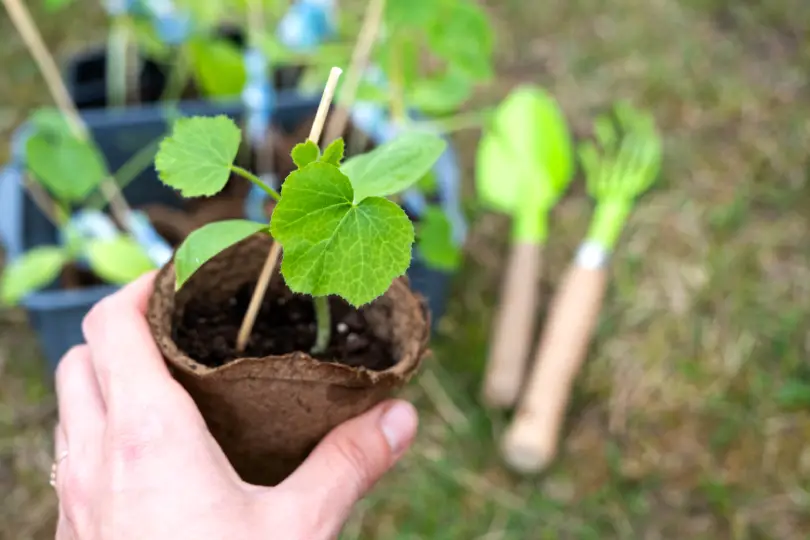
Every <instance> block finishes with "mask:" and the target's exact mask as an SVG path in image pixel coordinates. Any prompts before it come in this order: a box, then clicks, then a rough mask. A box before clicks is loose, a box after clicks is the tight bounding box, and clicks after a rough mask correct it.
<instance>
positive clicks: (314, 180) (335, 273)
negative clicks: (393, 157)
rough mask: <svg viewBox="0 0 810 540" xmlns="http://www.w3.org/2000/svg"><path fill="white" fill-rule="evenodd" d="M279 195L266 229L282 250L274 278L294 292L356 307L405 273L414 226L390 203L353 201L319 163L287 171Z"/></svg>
mask: <svg viewBox="0 0 810 540" xmlns="http://www.w3.org/2000/svg"><path fill="white" fill-rule="evenodd" d="M281 189H282V191H281V201H280V202H279V203H278V204H277V205H276V207H275V209H274V210H273V217H272V220H271V222H270V231H271V233H272V235H273V237H274V238H275V239H276V240H277V241H278V242H281V245H282V246H283V248H284V258H283V259H282V264H281V273H282V275H283V276H284V280H285V282H286V283H287V286H288V287H290V289H291V290H293V291H294V292H298V293H303V294H310V295H312V296H326V295H330V294H335V295H339V296H341V297H343V298H344V299H346V301H348V302H349V303H350V304H352V305H354V306H361V305H363V304H366V303H368V302H371V301H372V300H374V299H375V298H377V297H378V296H380V295H381V294H383V293H384V292H385V291H386V290H387V289H388V287H390V286H391V283H392V281H393V280H394V279H395V278H397V277H398V276H401V275H402V274H404V273H405V271H406V270H407V269H408V266H409V265H410V260H411V246H412V245H413V239H414V232H413V225H412V224H411V221H410V220H409V219H408V216H407V215H406V214H405V212H404V211H403V210H402V209H401V208H400V207H399V206H397V205H396V204H394V203H393V202H391V201H389V200H387V199H384V198H382V197H364V198H362V199H358V197H357V196H356V194H355V192H354V190H353V189H352V182H351V181H350V180H349V178H348V177H347V176H346V175H344V174H343V173H342V172H341V171H340V169H338V168H337V167H335V166H334V165H331V164H329V163H323V162H316V163H312V164H311V165H308V166H307V167H304V168H303V169H299V170H297V171H294V172H293V173H291V174H290V175H289V176H288V177H287V179H286V180H285V181H284V184H283V186H282V188H281Z"/></svg>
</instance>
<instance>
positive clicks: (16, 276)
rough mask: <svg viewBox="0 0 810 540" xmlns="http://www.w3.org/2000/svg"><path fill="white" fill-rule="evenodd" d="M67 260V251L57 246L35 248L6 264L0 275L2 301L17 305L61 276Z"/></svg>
mask: <svg viewBox="0 0 810 540" xmlns="http://www.w3.org/2000/svg"><path fill="white" fill-rule="evenodd" d="M66 262H67V256H66V254H65V252H64V251H63V250H62V249H61V248H58V247H55V246H45V247H38V248H34V249H32V250H30V251H28V252H27V253H25V254H23V255H22V256H21V257H20V258H19V259H17V260H15V261H13V262H11V263H9V264H8V265H7V266H6V269H5V271H4V272H3V274H2V276H0V302H2V303H3V304H7V305H15V304H17V303H18V302H19V301H20V300H22V299H23V298H24V297H25V296H26V295H28V294H30V293H32V292H34V291H37V290H39V289H41V288H43V287H45V286H47V285H48V284H50V283H51V282H52V281H53V280H55V279H56V278H57V276H59V273H60V272H61V271H62V267H63V266H64V265H65V263H66Z"/></svg>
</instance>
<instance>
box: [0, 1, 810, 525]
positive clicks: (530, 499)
mask: <svg viewBox="0 0 810 540" xmlns="http://www.w3.org/2000/svg"><path fill="white" fill-rule="evenodd" d="M728 6H731V7H728ZM488 8H489V9H490V12H491V13H492V19H493V21H494V22H495V24H496V25H497V28H498V31H499V33H500V51H501V53H500V58H499V61H498V71H499V75H498V78H497V80H496V81H495V84H493V85H492V86H490V87H488V88H482V89H481V91H480V93H479V96H478V102H479V103H481V104H489V103H493V102H494V101H495V100H496V99H499V98H500V97H502V96H504V95H505V94H506V93H507V92H508V90H509V89H510V88H511V87H512V86H514V85H516V84H520V83H525V82H534V83H538V84H542V85H544V86H546V87H547V88H549V89H550V90H551V91H552V92H554V94H555V95H556V96H558V98H559V100H560V102H561V104H562V105H563V107H564V109H565V110H566V113H567V114H568V116H569V118H570V121H571V123H572V126H573V129H574V131H575V132H576V133H577V134H579V135H584V134H587V132H588V130H589V127H590V122H591V120H592V118H593V116H594V113H595V112H597V111H599V110H602V109H604V108H606V107H608V106H610V104H611V103H612V102H613V101H614V100H616V99H620V98H627V99H630V100H632V101H633V102H634V103H635V104H637V105H639V106H644V107H648V108H650V109H651V110H652V111H653V113H654V114H655V117H656V119H657V121H658V122H659V125H660V126H661V128H662V130H663V131H664V134H665V137H666V155H665V167H664V173H663V178H662V180H661V182H660V183H659V185H658V187H657V188H656V189H655V190H654V191H652V192H651V193H649V194H648V195H647V196H645V197H644V198H643V200H642V202H641V204H640V205H639V207H638V209H637V211H636V212H635V213H634V215H633V217H632V219H631V222H630V224H629V225H628V228H627V230H626V231H625V234H624V235H623V237H622V241H621V243H620V247H619V250H618V253H617V255H616V257H615V260H614V261H613V266H612V274H611V278H612V280H611V288H610V290H609V293H608V298H607V301H606V304H605V308H604V311H603V314H602V318H601V321H600V325H599V329H598V335H597V337H596V340H595V342H594V344H593V347H592V348H591V351H590V356H589V362H588V364H587V365H586V367H585V369H584V370H583V372H582V374H581V376H580V378H579V379H578V383H577V388H576V390H575V397H574V400H573V403H572V405H571V407H570V414H569V418H568V422H567V428H566V436H565V439H564V443H563V447H562V449H561V456H560V458H559V459H558V461H557V463H556V464H555V465H554V466H553V467H552V468H551V470H549V471H548V472H547V473H546V474H544V475H543V476H542V477H539V478H519V477H517V476H515V475H513V474H511V473H509V472H508V471H507V470H506V469H505V468H504V467H503V466H502V463H501V461H500V459H499V456H498V453H497V451H496V448H497V440H498V439H499V437H500V436H501V434H502V432H503V430H504V428H505V426H506V425H507V422H508V416H506V415H503V414H499V413H498V414H495V413H491V412H488V411H485V410H483V409H482V408H481V407H480V405H479V402H478V392H479V389H480V382H481V381H480V379H481V372H482V369H483V363H484V357H485V352H486V343H487V334H488V332H489V327H490V324H491V315H492V306H493V305H494V303H495V302H496V299H497V298H496V295H497V290H498V285H499V278H500V276H501V264H502V261H503V254H504V253H505V244H504V242H505V239H506V233H507V231H508V224H507V223H506V221H505V220H504V219H503V218H502V217H499V216H493V215H489V214H482V215H477V216H476V220H475V224H474V226H473V229H472V233H471V238H470V241H469V245H468V246H467V249H466V264H465V267H464V269H463V271H462V273H461V275H460V276H459V279H458V280H456V283H455V284H454V295H453V302H452V305H451V306H450V309H449V313H448V314H447V316H446V318H445V319H444V320H443V321H442V323H441V327H442V330H441V332H440V335H439V336H438V337H437V341H436V344H435V351H436V355H435V357H434V359H433V360H431V361H430V362H428V364H427V367H426V370H425V371H424V373H423V376H422V377H421V378H419V379H418V380H417V381H415V382H414V383H413V384H412V385H411V386H410V387H409V388H408V390H407V392H406V396H407V397H409V398H411V399H413V400H414V401H415V402H416V403H417V404H418V405H419V407H420V409H421V411H422V426H421V431H420V435H419V438H418V440H417V442H416V445H415V447H414V450H413V452H411V453H410V454H409V455H408V456H407V458H406V459H404V461H403V462H402V463H401V464H400V465H399V466H398V467H397V469H396V471H394V472H393V473H392V474H391V475H390V476H388V477H387V478H386V479H385V480H384V481H383V482H382V483H381V484H380V485H379V486H378V487H377V489H376V490H375V491H374V493H373V494H372V495H370V496H369V497H368V498H367V499H366V500H365V501H364V502H363V503H362V504H361V505H360V506H359V508H358V509H357V512H356V514H355V516H354V517H353V518H352V520H351V521H350V523H349V524H348V526H347V528H346V531H345V532H344V535H343V538H344V539H346V540H349V539H354V538H362V539H385V540H406V539H409V540H410V539H413V540H416V539H422V538H429V539H439V540H442V539H447V540H455V539H463V540H468V539H470V540H472V539H476V540H512V539H514V540H522V539H527V540H529V539H531V540H535V539H545V538H550V539H551V538H561V539H563V538H564V539H567V538H572V539H590V538H594V539H596V538H617V539H641V538H645V539H646V538H650V539H657V538H664V539H668V538H690V539H695V540H702V539H725V538H728V539H741V540H743V539H748V540H755V539H771V538H779V539H791V540H792V539H803V538H808V537H810V492H808V489H810V450H808V448H810V447H808V445H807V443H806V442H805V441H807V439H808V437H810V414H808V406H810V367H808V364H807V358H808V352H810V351H809V350H810V335H808V330H807V329H808V328H810V310H808V306H810V240H808V233H807V231H808V230H809V229H810V223H809V221H810V185H809V184H808V165H809V164H810V160H809V159H808V155H810V154H809V152H810V123H808V118H810V92H808V90H807V80H808V76H810V40H808V38H807V36H808V35H810V4H807V2H805V1H803V0H770V1H769V2H727V1H722V2H721V1H719V0H713V1H699V0H659V1H650V0H614V1H612V2H598V1H596V0H551V1H547V2H526V1H520V0H503V1H498V2H496V1H495V0H491V1H489V2H488ZM72 13H73V14H74V15H78V13H79V10H74V11H73V12H72ZM64 19H65V20H71V21H72V20H74V19H73V18H71V17H65V18H64ZM75 20H77V21H78V20H79V18H78V16H77V17H76V19H75ZM0 24H1V25H3V26H2V28H4V29H5V31H7V32H8V31H10V29H9V24H8V21H6V20H4V21H2V22H0ZM60 24H63V23H62V22H61V19H60ZM72 24H79V23H72ZM84 24H86V23H84ZM48 26H49V27H50V29H49V30H48V32H47V35H48V37H49V40H50V41H51V43H52V44H54V45H56V46H59V47H61V46H64V45H65V43H66V38H65V37H64V36H65V35H73V36H81V35H82V33H81V32H78V33H77V32H76V27H75V26H70V25H68V26H67V27H65V28H61V27H59V25H57V24H56V23H55V22H54V23H50V24H48ZM9 41H10V42H12V40H9ZM8 51H10V52H8V53H7V52H6V51H4V52H3V58H4V62H3V65H4V66H7V65H8V66H9V67H8V68H7V73H10V74H11V76H10V78H7V79H4V80H3V81H0V94H2V97H3V103H6V104H14V106H16V107H20V109H19V110H17V109H6V110H8V111H10V112H8V113H4V114H0V124H3V125H0V128H4V129H7V128H9V127H11V126H13V125H16V124H17V123H18V122H19V121H21V119H22V117H23V113H24V109H27V108H30V107H31V106H33V105H35V104H37V103H45V101H44V100H45V99H46V98H45V94H44V93H43V91H42V89H41V88H39V85H40V83H39V79H38V78H37V76H36V72H35V70H33V69H32V68H31V63H30V61H29V59H28V58H27V56H26V55H25V53H24V51H22V50H21V49H20V44H19V42H17V41H16V40H13V43H11V45H9V49H8ZM7 57H8V58H7ZM7 59H8V63H7V62H6V61H5V60H7ZM10 81H22V82H21V83H20V84H22V85H23V86H21V87H18V86H17V85H16V83H13V82H10ZM33 88H37V90H36V92H34V91H32V89H33ZM37 100H40V101H37ZM7 107H8V105H7ZM6 124H7V125H6ZM477 138H478V134H477V133H474V132H464V133H460V134H459V135H458V137H457V142H458V144H459V146H460V148H461V149H462V151H463V153H464V155H465V157H466V160H465V170H466V171H467V172H468V173H471V171H472V161H471V159H470V157H471V152H472V150H473V149H474V145H475V142H476V140H477ZM467 180H468V182H467V184H466V186H465V189H466V192H467V195H468V196H471V195H472V185H471V182H470V180H471V176H470V175H469V174H468V175H467ZM591 209H592V204H591V202H590V201H589V200H588V199H587V197H586V196H585V195H584V190H583V189H582V181H581V178H580V179H579V180H578V185H576V186H574V187H573V188H572V189H571V193H570V194H569V195H568V196H567V197H566V198H565V199H564V200H563V201H562V202H561V204H560V205H559V206H558V207H557V208H556V209H555V211H554V216H553V222H552V230H551V239H550V243H549V246H548V249H547V251H546V260H545V263H546V265H545V276H544V288H543V290H544V294H545V295H546V298H548V295H549V294H551V292H553V287H554V285H555V284H556V282H557V280H558V278H559V277H560V275H561V273H562V272H563V270H564V268H565V266H566V265H567V264H568V261H569V260H570V258H571V256H572V254H573V252H574V250H575V249H576V245H577V242H578V241H579V239H580V238H581V237H582V234H583V233H584V231H585V229H586V227H587V219H588V217H589V216H590V212H591ZM3 317H6V319H4V320H3V322H2V324H3V330H2V332H0V359H3V360H4V362H0V366H4V367H3V368H2V369H3V370H4V371H3V372H2V374H0V399H2V406H0V492H3V493H5V492H6V490H7V488H8V489H10V491H9V493H11V499H10V500H11V504H8V505H7V504H4V505H3V508H2V510H1V511H0V531H14V534H13V535H11V536H9V538H47V537H48V533H49V529H48V527H49V526H52V523H53V501H52V499H51V496H50V493H49V492H48V490H47V489H46V488H47V484H46V479H47V468H48V466H49V463H50V462H49V459H50V454H49V452H50V448H49V446H48V445H49V444H50V443H49V436H50V433H48V432H47V431H46V427H47V426H48V425H49V424H48V422H50V421H51V420H52V418H53V417H52V414H53V413H52V411H50V410H49V409H48V407H52V400H53V398H52V396H51V395H50V393H49V391H48V390H47V388H44V387H43V385H42V383H41V382H39V381H40V380H41V377H40V375H39V372H38V371H37V370H36V369H32V368H30V367H29V366H30V365H31V364H32V363H34V362H36V358H35V356H32V355H31V354H30V353H29V351H30V348H31V339H30V337H29V338H22V337H20V335H21V328H22V327H23V326H24V323H23V322H22V321H20V320H19V316H18V315H17V314H13V313H12V314H8V315H3ZM8 321H11V322H10V323H9V322H8ZM6 329H8V330H6ZM43 411H45V412H43ZM49 415H50V416H49ZM0 537H2V534H0Z"/></svg>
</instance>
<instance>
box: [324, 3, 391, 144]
mask: <svg viewBox="0 0 810 540" xmlns="http://www.w3.org/2000/svg"><path fill="white" fill-rule="evenodd" d="M384 11H385V0H371V1H370V2H369V3H368V7H367V8H366V13H365V16H364V17H363V25H362V27H361V28H360V34H359V35H358V37H357V43H356V44H355V46H354V51H353V52H352V59H351V63H350V64H349V69H348V71H347V72H346V82H345V84H344V86H343V94H342V95H341V97H340V101H339V103H338V104H339V105H340V107H337V108H336V110H335V113H334V114H333V115H332V118H331V120H330V121H329V127H328V128H327V130H326V137H325V140H326V143H327V144H328V143H331V142H332V141H334V140H335V139H337V138H338V137H340V134H341V133H343V131H344V130H345V129H346V124H347V122H348V121H349V111H350V110H351V106H352V103H354V99H355V97H357V89H358V88H359V87H360V80H361V79H362V76H363V72H365V70H366V66H367V65H368V60H369V57H370V56H371V50H372V49H373V48H374V43H375V42H376V41H377V34H379V32H380V27H381V26H382V18H383V12H384Z"/></svg>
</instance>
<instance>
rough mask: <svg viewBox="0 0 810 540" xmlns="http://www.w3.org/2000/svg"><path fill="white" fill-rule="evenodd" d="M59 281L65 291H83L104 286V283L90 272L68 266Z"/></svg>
mask: <svg viewBox="0 0 810 540" xmlns="http://www.w3.org/2000/svg"><path fill="white" fill-rule="evenodd" d="M59 281H60V283H61V285H62V288H63V289H83V288H85V287H96V286H98V285H104V281H103V280H102V279H101V278H100V277H98V276H97V275H95V274H94V273H93V272H91V271H90V270H85V269H83V268H79V267H78V266H76V265H75V264H68V265H66V266H65V267H64V268H63V269H62V274H61V275H60V276H59Z"/></svg>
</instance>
